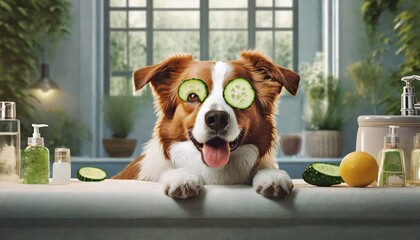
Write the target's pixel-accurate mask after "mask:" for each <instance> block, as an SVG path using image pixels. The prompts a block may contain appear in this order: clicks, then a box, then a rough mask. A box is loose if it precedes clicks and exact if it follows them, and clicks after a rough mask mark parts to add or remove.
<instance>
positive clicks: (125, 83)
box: [109, 77, 133, 96]
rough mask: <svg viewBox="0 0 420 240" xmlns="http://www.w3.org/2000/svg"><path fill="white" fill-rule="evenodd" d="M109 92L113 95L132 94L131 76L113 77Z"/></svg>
mask: <svg viewBox="0 0 420 240" xmlns="http://www.w3.org/2000/svg"><path fill="white" fill-rule="evenodd" d="M109 94H110V95H111V96H121V95H126V96H127V95H132V94H133V87H132V84H131V80H130V77H111V82H110V85H109Z"/></svg>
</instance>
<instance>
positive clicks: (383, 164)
mask: <svg viewBox="0 0 420 240" xmlns="http://www.w3.org/2000/svg"><path fill="white" fill-rule="evenodd" d="M398 128H399V127H398V126H389V133H388V135H387V136H386V137H385V146H384V148H383V149H382V150H381V152H380V153H379V157H378V158H379V159H380V165H379V173H378V182H377V185H378V187H404V186H405V181H406V178H405V163H404V152H403V150H402V149H401V148H400V138H399V136H398V133H397V129H398Z"/></svg>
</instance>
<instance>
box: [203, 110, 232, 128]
mask: <svg viewBox="0 0 420 240" xmlns="http://www.w3.org/2000/svg"><path fill="white" fill-rule="evenodd" d="M205 121H206V125H207V126H208V127H209V128H211V129H213V130H215V131H219V130H223V129H225V128H226V126H227V125H228V123H229V121H230V117H229V114H228V113H227V112H225V111H214V110H213V111H208V112H207V113H206V116H205Z"/></svg>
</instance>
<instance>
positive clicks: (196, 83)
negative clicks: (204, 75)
mask: <svg viewBox="0 0 420 240" xmlns="http://www.w3.org/2000/svg"><path fill="white" fill-rule="evenodd" d="M192 94H195V95H196V96H197V97H198V100H200V102H204V100H205V99H206V97H207V94H208V89H207V85H206V83H204V82H203V81H202V80H200V79H197V78H191V79H187V80H184V81H183V82H182V83H181V85H179V87H178V96H179V98H181V100H182V101H184V102H187V101H188V99H189V97H190V96H191V95H192Z"/></svg>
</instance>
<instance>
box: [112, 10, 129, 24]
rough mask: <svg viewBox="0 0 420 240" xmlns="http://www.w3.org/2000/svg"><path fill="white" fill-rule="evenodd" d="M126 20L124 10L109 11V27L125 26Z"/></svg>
mask: <svg viewBox="0 0 420 240" xmlns="http://www.w3.org/2000/svg"><path fill="white" fill-rule="evenodd" d="M126 21H127V14H126V12H125V11H111V13H110V19H109V22H110V25H111V28H125V27H126Z"/></svg>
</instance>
